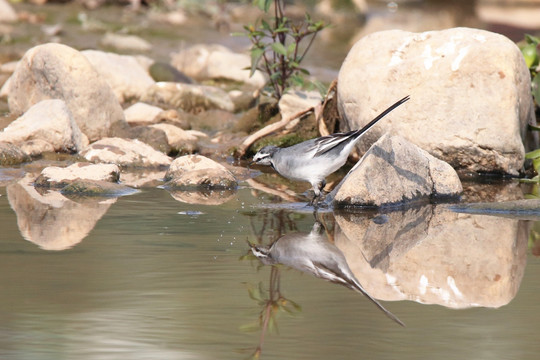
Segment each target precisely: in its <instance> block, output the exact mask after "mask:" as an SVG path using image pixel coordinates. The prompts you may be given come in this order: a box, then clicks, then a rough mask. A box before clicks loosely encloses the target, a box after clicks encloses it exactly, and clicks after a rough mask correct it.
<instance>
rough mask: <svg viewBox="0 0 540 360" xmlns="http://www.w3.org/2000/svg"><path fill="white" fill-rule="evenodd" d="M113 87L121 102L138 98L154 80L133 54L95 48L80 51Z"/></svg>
mask: <svg viewBox="0 0 540 360" xmlns="http://www.w3.org/2000/svg"><path fill="white" fill-rule="evenodd" d="M81 54H83V55H84V56H85V57H86V58H87V59H88V61H90V63H91V64H92V65H93V66H94V68H95V69H96V70H97V72H98V73H100V75H101V76H102V77H103V79H105V81H106V82H107V84H109V86H110V87H111V88H112V89H113V91H114V93H115V95H116V97H117V98H118V100H119V101H120V102H121V103H124V102H126V101H129V100H138V99H140V98H141V97H142V96H143V95H144V93H145V92H146V89H147V88H148V87H149V86H151V85H153V84H154V83H155V81H154V80H153V79H152V78H151V77H150V75H149V74H148V72H147V71H146V70H145V69H144V68H143V67H142V66H141V65H140V63H139V62H138V61H137V59H136V58H135V57H134V56H129V55H118V54H114V53H108V52H104V51H97V50H84V51H82V52H81Z"/></svg>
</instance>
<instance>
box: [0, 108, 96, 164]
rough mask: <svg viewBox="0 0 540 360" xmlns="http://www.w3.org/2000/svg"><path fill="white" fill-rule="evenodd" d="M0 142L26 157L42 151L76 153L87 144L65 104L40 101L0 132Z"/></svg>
mask: <svg viewBox="0 0 540 360" xmlns="http://www.w3.org/2000/svg"><path fill="white" fill-rule="evenodd" d="M0 142H8V143H12V144H15V145H17V146H19V147H20V148H21V149H22V150H23V151H24V152H25V153H27V154H29V155H32V156H34V155H39V154H41V153H43V152H45V151H62V152H77V151H79V150H81V149H82V148H83V146H84V145H85V142H86V144H87V143H88V141H87V140H86V139H84V137H83V135H82V134H81V131H80V130H79V127H78V126H77V123H76V122H75V120H74V117H73V116H72V113H71V111H70V110H69V108H68V106H67V105H66V103H65V102H64V101H62V100H57V99H54V100H43V101H40V102H38V103H37V104H35V105H33V106H32V107H30V108H29V109H28V111H26V112H25V113H24V114H23V115H22V116H21V117H19V118H18V119H17V120H15V121H13V122H12V123H11V124H9V125H8V126H7V127H6V128H5V129H4V130H3V131H2V132H0Z"/></svg>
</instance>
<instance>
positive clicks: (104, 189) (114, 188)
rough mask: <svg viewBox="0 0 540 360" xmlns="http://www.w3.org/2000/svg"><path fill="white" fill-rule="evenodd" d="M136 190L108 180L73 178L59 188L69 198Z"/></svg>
mask: <svg viewBox="0 0 540 360" xmlns="http://www.w3.org/2000/svg"><path fill="white" fill-rule="evenodd" d="M136 192H137V190H135V189H132V188H130V187H128V186H125V185H123V184H117V183H112V182H109V181H100V180H87V179H75V180H73V181H72V182H70V183H69V184H68V185H66V186H65V187H63V188H62V189H61V190H60V193H61V194H62V195H64V196H67V197H70V198H77V197H81V196H82V197H88V196H90V197H119V196H125V195H131V194H134V193H136Z"/></svg>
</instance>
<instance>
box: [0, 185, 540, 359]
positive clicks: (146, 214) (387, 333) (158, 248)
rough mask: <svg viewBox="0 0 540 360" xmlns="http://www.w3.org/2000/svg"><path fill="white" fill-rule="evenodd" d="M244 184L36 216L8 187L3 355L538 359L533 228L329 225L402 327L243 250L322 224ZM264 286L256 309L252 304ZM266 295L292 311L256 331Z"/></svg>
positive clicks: (539, 290)
mask: <svg viewBox="0 0 540 360" xmlns="http://www.w3.org/2000/svg"><path fill="white" fill-rule="evenodd" d="M243 185H244V187H243V188H241V189H240V190H239V191H238V193H237V194H235V195H234V196H232V198H231V199H230V200H229V201H228V202H226V203H224V204H222V205H219V206H206V205H194V204H186V203H182V202H179V201H177V200H175V199H174V198H173V197H172V196H171V195H170V194H169V193H168V192H167V191H165V190H162V189H158V188H154V189H143V190H142V191H141V192H139V193H137V194H134V195H130V196H126V197H122V198H119V199H116V200H108V203H107V202H106V203H105V204H96V202H95V201H93V202H84V201H81V200H78V201H79V202H78V203H74V202H72V201H69V200H68V201H64V202H62V201H60V200H58V199H55V200H54V201H52V200H51V201H49V203H48V204H42V203H41V205H40V203H39V201H36V200H35V197H37V195H35V194H34V195H33V196H34V197H32V195H29V194H30V193H29V192H28V191H27V190H24V189H22V190H21V188H17V185H16V183H15V184H14V183H13V182H12V183H11V184H8V185H7V187H1V188H0V228H1V229H2V231H1V235H0V239H1V243H2V245H1V247H0V249H1V250H0V288H1V295H0V358H1V359H10V360H11V359H17V360H18V359H37V360H42V359H44V360H49V359H51V360H52V359H55V360H57V359H74V360H77V359H83V360H86V359H99V360H102V359H243V358H249V357H250V356H251V355H253V354H254V353H256V352H257V351H258V354H259V355H260V358H262V359H359V358H367V359H395V358H400V359H434V358H436V359H456V358H474V359H536V358H537V356H538V350H539V349H540V347H539V345H538V324H539V323H540V302H539V301H538V299H539V298H540V285H539V282H538V277H539V276H540V261H539V259H538V258H536V257H533V256H532V255H531V251H530V249H529V248H528V247H527V231H528V226H529V225H530V224H528V223H526V222H521V221H517V220H512V219H510V220H509V219H502V218H496V217H487V216H480V215H456V214H453V213H450V212H448V211H446V210H443V209H441V208H440V207H439V208H437V209H432V208H427V209H420V210H414V211H410V212H408V213H405V214H401V215H399V214H398V215H396V214H386V215H381V214H363V215H362V214H361V215H357V216H350V215H338V216H336V217H334V216H333V214H331V213H326V214H323V215H321V216H320V218H321V221H322V222H323V223H324V225H325V226H326V227H327V233H328V239H329V241H331V244H332V246H335V248H337V249H339V250H340V251H342V252H343V255H344V258H345V259H346V260H347V262H348V264H349V266H350V268H351V270H352V271H353V272H354V275H355V276H356V277H357V278H358V280H359V281H360V282H361V283H362V284H363V285H364V287H365V288H366V289H368V291H369V292H370V293H371V295H373V296H374V297H375V298H378V299H381V300H391V301H381V302H382V304H383V305H384V306H385V307H387V308H388V309H389V310H390V311H391V312H392V313H394V314H395V315H396V316H397V317H399V318H400V319H401V320H402V321H403V322H404V323H405V324H406V327H404V328H403V327H400V326H399V325H397V324H396V323H394V322H392V321H391V320H390V319H388V318H387V317H386V316H385V315H384V314H383V313H382V312H380V311H379V310H378V309H377V308H376V307H375V306H374V305H373V304H372V303H371V302H369V301H367V299H366V298H365V297H363V296H362V295H361V294H359V293H357V292H354V291H351V290H349V289H347V288H345V287H344V286H340V285H337V284H333V283H330V282H327V281H324V280H322V279H319V278H317V277H315V276H312V275H310V274H308V273H305V272H301V271H299V270H297V269H293V268H290V267H288V266H284V265H278V266H277V267H275V268H274V270H272V268H273V267H272V266H269V265H262V263H261V262H260V261H259V260H258V259H256V258H255V257H253V256H251V255H248V254H249V253H250V248H249V245H248V241H249V242H251V243H254V244H258V243H262V244H269V243H270V242H272V241H275V240H277V239H280V238H281V236H282V235H286V234H289V235H290V234H291V233H293V232H300V234H299V235H298V239H301V240H302V239H305V236H307V234H308V233H309V232H310V231H311V228H312V226H313V224H314V217H313V215H312V214H311V213H310V212H309V211H307V212H306V211H300V212H295V211H293V210H292V209H291V208H288V207H287V206H285V207H280V206H261V204H263V203H268V201H267V200H264V198H259V197H255V196H254V192H253V191H252V189H251V188H250V187H249V186H247V185H245V184H243ZM25 194H26V195H25ZM41 201H43V199H41ZM266 205H268V204H266ZM14 209H17V211H18V212H17V213H16V212H15V211H14ZM66 210H67V211H66ZM300 210H302V209H301V207H300ZM25 211H26V213H24V212H25ZM32 214H34V215H32ZM374 216H375V217H374ZM92 219H93V220H92ZM94 221H95V224H94V225H93V226H91V224H92V223H93V222H94ZM469 225H471V226H469ZM85 233H87V235H84V234H85ZM23 234H24V235H25V236H26V239H25V237H24V236H23ZM81 234H82V235H81ZM295 236H296V235H295ZM47 237H50V238H47ZM79 238H80V241H78V240H77V242H75V243H71V242H73V241H74V240H73V239H79ZM66 239H67V240H66ZM29 240H33V241H34V242H32V241H29ZM70 241H71V242H70ZM278 243H279V240H278ZM70 244H71V245H70ZM63 247H64V248H63ZM46 248H54V249H55V250H46ZM60 248H63V250H60ZM271 273H272V274H271ZM271 275H272V276H274V280H276V279H277V280H279V281H276V282H274V283H273V284H271V283H270V276H271ZM441 279H442V280H441ZM259 286H261V289H262V293H261V297H262V299H259V300H260V301H258V300H256V299H253V298H251V297H250V291H251V295H253V294H254V293H256V291H254V290H253V289H257V288H258V287H259ZM269 288H272V291H273V294H274V295H275V294H278V295H281V297H282V299H283V300H284V301H285V307H287V309H289V310H290V311H291V313H288V312H287V311H280V310H276V313H275V323H274V324H273V325H276V327H277V331H276V330H275V329H271V327H272V326H273V325H272V326H270V325H269V324H266V325H267V326H264V324H260V323H259V322H258V320H259V315H260V314H261V313H264V312H265V311H266V310H268V308H267V307H265V304H264V301H265V300H267V299H268V296H269V293H268V290H269ZM413 300H417V301H420V302H423V303H426V304H422V303H420V302H417V301H413ZM293 303H294V304H296V305H297V308H296V307H294V306H292V304H293ZM427 303H430V304H427ZM247 330H250V331H247Z"/></svg>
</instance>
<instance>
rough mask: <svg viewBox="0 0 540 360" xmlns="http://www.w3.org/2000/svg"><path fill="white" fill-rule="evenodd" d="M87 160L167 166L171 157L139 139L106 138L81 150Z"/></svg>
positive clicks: (120, 164) (145, 165) (127, 164)
mask: <svg viewBox="0 0 540 360" xmlns="http://www.w3.org/2000/svg"><path fill="white" fill-rule="evenodd" d="M80 155H81V156H83V157H84V158H85V159H86V160H88V161H91V162H101V163H107V164H117V165H119V166H124V167H165V166H169V165H170V163H171V158H170V157H168V156H167V155H165V154H163V153H162V152H159V151H157V150H154V148H152V147H151V146H150V145H147V144H145V143H143V142H141V141H139V140H126V139H121V138H105V139H101V140H99V141H96V142H95V143H92V144H90V145H89V146H88V147H86V148H85V149H83V150H82V151H81V152H80Z"/></svg>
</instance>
